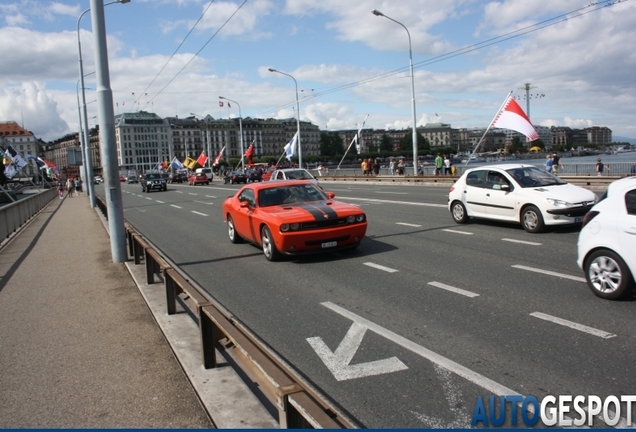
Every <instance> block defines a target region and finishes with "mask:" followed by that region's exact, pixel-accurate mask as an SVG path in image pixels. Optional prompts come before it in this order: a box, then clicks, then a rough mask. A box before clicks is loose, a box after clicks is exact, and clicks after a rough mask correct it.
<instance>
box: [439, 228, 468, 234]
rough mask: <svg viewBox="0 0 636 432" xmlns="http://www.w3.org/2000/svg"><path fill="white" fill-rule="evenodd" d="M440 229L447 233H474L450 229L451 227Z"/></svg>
mask: <svg viewBox="0 0 636 432" xmlns="http://www.w3.org/2000/svg"><path fill="white" fill-rule="evenodd" d="M442 231H446V232H449V233H453V234H464V235H473V234H475V233H471V232H467V231H457V230H452V229H444V230H442Z"/></svg>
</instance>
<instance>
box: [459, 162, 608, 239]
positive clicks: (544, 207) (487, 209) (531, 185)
mask: <svg viewBox="0 0 636 432" xmlns="http://www.w3.org/2000/svg"><path fill="white" fill-rule="evenodd" d="M597 202H598V197H597V196H596V194H595V193H594V192H592V191H590V190H588V189H585V188H582V187H580V186H576V185H573V184H569V183H567V182H565V181H563V180H561V179H560V178H559V177H557V176H555V175H553V174H551V173H549V172H547V171H545V170H544V169H541V168H538V167H536V166H533V165H524V164H502V165H486V166H481V167H477V168H472V169H469V170H467V171H466V172H465V173H464V174H463V175H462V176H461V177H460V178H459V179H458V180H457V181H456V182H455V183H454V184H453V186H452V187H451V188H450V191H449V194H448V209H449V211H450V213H451V215H452V217H453V220H454V221H455V222H456V223H460V224H461V223H466V222H468V220H469V219H470V218H471V217H475V218H482V219H492V220H498V221H506V222H517V223H520V224H521V225H522V226H523V228H524V229H525V230H526V231H528V232H531V233H537V232H541V231H543V230H544V229H545V227H546V225H571V224H576V223H582V222H583V216H584V215H585V214H586V213H587V212H588V211H589V210H590V209H591V208H592V206H593V205H594V204H596V203H597Z"/></svg>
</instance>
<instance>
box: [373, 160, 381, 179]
mask: <svg viewBox="0 0 636 432" xmlns="http://www.w3.org/2000/svg"><path fill="white" fill-rule="evenodd" d="M372 169H373V175H375V176H378V175H380V159H377V158H376V159H375V160H374V161H373V166H372Z"/></svg>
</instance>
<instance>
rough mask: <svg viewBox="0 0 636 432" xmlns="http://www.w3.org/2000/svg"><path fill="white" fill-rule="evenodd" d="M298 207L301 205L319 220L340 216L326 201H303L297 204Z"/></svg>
mask: <svg viewBox="0 0 636 432" xmlns="http://www.w3.org/2000/svg"><path fill="white" fill-rule="evenodd" d="M296 207H300V208H302V209H303V210H306V211H308V212H309V213H311V214H312V216H313V217H314V218H315V219H316V220H317V221H321V220H329V219H337V218H338V213H336V211H335V210H334V209H333V208H331V206H329V205H327V204H325V203H324V202H315V203H302V204H297V205H296ZM325 216H327V217H325Z"/></svg>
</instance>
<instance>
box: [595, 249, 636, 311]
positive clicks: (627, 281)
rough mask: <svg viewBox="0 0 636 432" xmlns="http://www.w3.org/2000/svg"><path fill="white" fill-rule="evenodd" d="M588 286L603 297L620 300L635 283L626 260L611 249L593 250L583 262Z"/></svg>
mask: <svg viewBox="0 0 636 432" xmlns="http://www.w3.org/2000/svg"><path fill="white" fill-rule="evenodd" d="M583 269H584V270H585V279H586V280H587V286H589V287H590V289H591V290H592V292H593V293H594V294H595V295H596V296H598V297H601V298H604V299H608V300H618V299H620V298H623V297H625V296H626V295H627V294H628V293H629V292H630V291H631V287H632V286H633V283H634V277H633V276H632V274H631V273H630V272H629V268H628V267H627V265H626V264H625V261H623V259H622V258H621V257H620V256H618V254H616V253H615V252H613V251H611V250H609V249H600V250H596V251H594V252H592V253H591V254H590V256H588V257H587V258H586V259H585V263H584V264H583Z"/></svg>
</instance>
